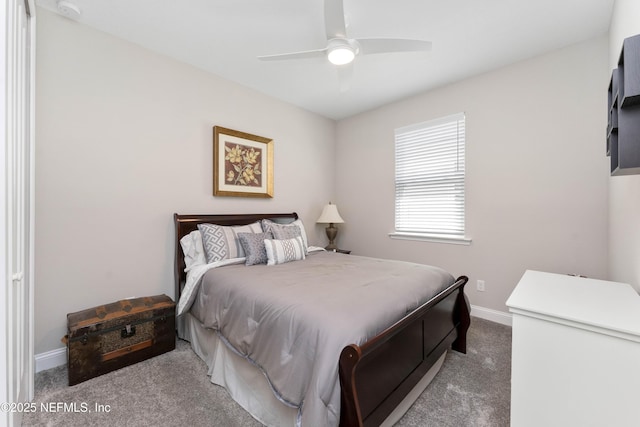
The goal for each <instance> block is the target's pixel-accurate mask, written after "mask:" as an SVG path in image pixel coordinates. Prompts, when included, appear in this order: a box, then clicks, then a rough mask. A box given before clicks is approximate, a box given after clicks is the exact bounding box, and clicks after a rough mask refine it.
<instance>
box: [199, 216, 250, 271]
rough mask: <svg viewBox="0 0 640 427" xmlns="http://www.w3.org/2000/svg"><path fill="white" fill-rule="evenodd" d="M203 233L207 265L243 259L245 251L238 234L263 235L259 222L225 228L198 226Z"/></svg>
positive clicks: (213, 225) (221, 226) (210, 225)
mask: <svg viewBox="0 0 640 427" xmlns="http://www.w3.org/2000/svg"><path fill="white" fill-rule="evenodd" d="M198 230H200V233H202V243H203V245H204V252H205V254H206V256H207V263H212V262H214V261H220V260H223V259H232V258H242V257H244V250H243V249H242V245H241V244H240V241H239V240H238V233H261V232H262V227H261V226H260V223H259V222H254V223H253V224H248V225H238V226H233V227H231V226H223V225H216V224H198Z"/></svg>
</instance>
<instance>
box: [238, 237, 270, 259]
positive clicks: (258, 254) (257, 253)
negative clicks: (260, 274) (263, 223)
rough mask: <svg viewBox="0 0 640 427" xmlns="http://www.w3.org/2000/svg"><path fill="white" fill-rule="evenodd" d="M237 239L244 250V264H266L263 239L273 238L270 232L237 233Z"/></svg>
mask: <svg viewBox="0 0 640 427" xmlns="http://www.w3.org/2000/svg"><path fill="white" fill-rule="evenodd" d="M238 239H240V244H241V245H242V249H243V250H244V254H245V257H246V258H247V261H246V262H245V264H246V265H255V264H266V263H267V250H266V249H265V247H264V241H265V239H273V235H271V233H238Z"/></svg>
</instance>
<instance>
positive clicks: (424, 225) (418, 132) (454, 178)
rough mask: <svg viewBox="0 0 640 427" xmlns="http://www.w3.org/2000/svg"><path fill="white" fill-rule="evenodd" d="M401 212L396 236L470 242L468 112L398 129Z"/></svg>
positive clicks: (397, 158)
mask: <svg viewBox="0 0 640 427" xmlns="http://www.w3.org/2000/svg"><path fill="white" fill-rule="evenodd" d="M395 144H396V150H395V151H396V203H395V206H396V213H395V218H396V220H395V233H393V234H392V235H391V236H392V237H400V238H420V239H427V240H435V241H451V242H454V243H468V242H470V241H469V240H468V239H465V228H464V224H465V211H464V176H465V173H464V171H465V166H464V151H465V149H464V148H465V147H464V146H465V117H464V114H463V113H459V114H455V115H452V116H448V117H443V118H440V119H436V120H432V121H429V122H424V123H418V124H416V125H411V126H406V127H403V128H399V129H396V131H395Z"/></svg>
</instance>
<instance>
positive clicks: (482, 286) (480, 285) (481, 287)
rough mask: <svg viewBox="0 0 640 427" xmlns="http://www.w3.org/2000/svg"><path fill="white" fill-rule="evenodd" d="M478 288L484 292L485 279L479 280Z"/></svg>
mask: <svg viewBox="0 0 640 427" xmlns="http://www.w3.org/2000/svg"><path fill="white" fill-rule="evenodd" d="M476 289H477V290H478V291H480V292H484V280H478V282H477V284H476Z"/></svg>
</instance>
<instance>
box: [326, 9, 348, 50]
mask: <svg viewBox="0 0 640 427" xmlns="http://www.w3.org/2000/svg"><path fill="white" fill-rule="evenodd" d="M324 27H325V30H326V32H327V40H331V39H336V38H340V39H343V38H346V37H347V26H346V24H345V23H344V6H343V4H342V0H324Z"/></svg>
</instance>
